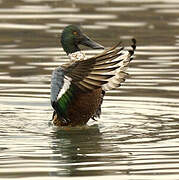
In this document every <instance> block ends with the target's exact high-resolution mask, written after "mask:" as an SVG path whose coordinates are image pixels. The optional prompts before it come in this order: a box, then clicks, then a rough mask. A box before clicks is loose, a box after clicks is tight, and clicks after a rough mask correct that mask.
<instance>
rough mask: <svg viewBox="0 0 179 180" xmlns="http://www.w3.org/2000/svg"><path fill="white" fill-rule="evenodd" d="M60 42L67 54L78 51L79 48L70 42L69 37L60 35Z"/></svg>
mask: <svg viewBox="0 0 179 180" xmlns="http://www.w3.org/2000/svg"><path fill="white" fill-rule="evenodd" d="M61 44H62V47H63V49H64V51H65V52H66V53H67V55H68V54H71V53H74V52H77V51H80V48H79V47H78V46H77V45H76V44H75V43H74V42H72V41H71V39H68V38H63V36H62V40H61Z"/></svg>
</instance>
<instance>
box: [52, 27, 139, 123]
mask: <svg viewBox="0 0 179 180" xmlns="http://www.w3.org/2000/svg"><path fill="white" fill-rule="evenodd" d="M61 43H62V47H63V48H64V50H65V52H66V53H67V55H68V56H69V59H70V61H69V62H68V63H66V64H63V65H62V66H59V67H58V68H56V69H55V70H54V71H53V73H52V80H51V104H52V107H53V108H54V114H53V123H54V124H55V125H57V126H76V125H83V124H86V123H87V122H88V120H89V119H90V118H92V119H95V117H99V116H100V113H101V104H102V101H103V96H104V94H105V91H107V90H111V89H115V88H116V87H119V86H120V84H121V83H122V82H124V81H125V79H126V77H127V73H126V72H125V71H126V69H127V67H128V66H129V63H130V61H131V60H132V58H133V54H134V51H135V48H136V41H135V39H132V45H131V49H130V50H126V49H124V48H123V47H121V46H120V43H118V44H117V45H115V46H114V47H112V48H110V49H107V50H104V51H103V52H102V53H100V54H98V55H96V56H94V57H91V58H88V59H86V57H85V55H84V53H82V52H81V51H80V49H79V47H78V45H79V44H83V45H85V46H89V47H91V48H96V49H97V48H98V49H101V48H103V47H102V46H101V45H99V44H97V43H95V42H94V41H92V40H90V39H89V38H88V37H87V36H86V35H84V34H82V32H81V31H80V29H79V28H78V27H76V26H73V25H70V26H67V27H66V28H65V29H64V31H63V33H62V40H61Z"/></svg>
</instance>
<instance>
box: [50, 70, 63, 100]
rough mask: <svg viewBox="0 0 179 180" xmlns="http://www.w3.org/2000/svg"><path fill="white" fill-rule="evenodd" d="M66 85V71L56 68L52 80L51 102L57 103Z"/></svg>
mask: <svg viewBox="0 0 179 180" xmlns="http://www.w3.org/2000/svg"><path fill="white" fill-rule="evenodd" d="M63 85H64V71H63V69H62V68H61V67H58V68H56V69H55V70H54V71H53V73H52V79H51V102H54V101H57V97H58V94H59V92H60V91H61V89H62V88H63Z"/></svg>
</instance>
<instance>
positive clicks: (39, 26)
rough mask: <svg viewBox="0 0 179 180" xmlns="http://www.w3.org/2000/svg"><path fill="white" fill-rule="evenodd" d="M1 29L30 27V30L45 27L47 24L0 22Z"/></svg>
mask: <svg viewBox="0 0 179 180" xmlns="http://www.w3.org/2000/svg"><path fill="white" fill-rule="evenodd" d="M0 28H1V29H31V30H42V29H47V28H48V27H47V26H43V25H34V24H32V25H29V24H10V23H0Z"/></svg>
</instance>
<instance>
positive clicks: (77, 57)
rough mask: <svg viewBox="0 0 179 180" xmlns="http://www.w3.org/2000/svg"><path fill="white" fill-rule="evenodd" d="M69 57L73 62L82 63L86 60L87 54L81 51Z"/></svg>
mask: <svg viewBox="0 0 179 180" xmlns="http://www.w3.org/2000/svg"><path fill="white" fill-rule="evenodd" d="M68 57H69V59H70V60H71V61H81V60H85V59H86V56H85V53H84V52H81V51H77V52H74V53H71V54H69V55H68Z"/></svg>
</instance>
